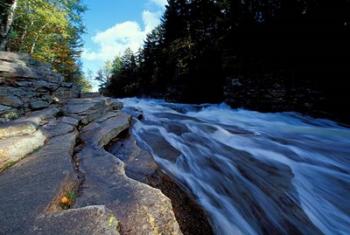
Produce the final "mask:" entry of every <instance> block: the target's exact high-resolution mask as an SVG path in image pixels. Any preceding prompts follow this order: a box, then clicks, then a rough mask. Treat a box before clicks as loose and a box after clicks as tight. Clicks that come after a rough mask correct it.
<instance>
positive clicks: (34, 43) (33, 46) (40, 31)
mask: <svg viewBox="0 0 350 235" xmlns="http://www.w3.org/2000/svg"><path fill="white" fill-rule="evenodd" d="M47 26H48V23H46V24H44V26H43V27H41V28H40V30H39V31H38V32H37V33H36V37H35V39H34V41H33V44H32V46H31V48H30V53H29V54H30V55H32V54H33V53H34V50H35V47H36V43H37V41H38V40H39V37H40V35H41V33H42V32H43V31H44V29H45V28H46V27H47Z"/></svg>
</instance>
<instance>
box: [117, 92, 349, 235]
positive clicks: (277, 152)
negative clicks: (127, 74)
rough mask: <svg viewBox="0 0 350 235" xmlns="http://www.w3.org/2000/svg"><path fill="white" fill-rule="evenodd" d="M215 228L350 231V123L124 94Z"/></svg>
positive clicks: (154, 148) (140, 133)
mask: <svg viewBox="0 0 350 235" xmlns="http://www.w3.org/2000/svg"><path fill="white" fill-rule="evenodd" d="M122 102H123V103H124V106H125V111H127V112H130V113H137V112H142V113H143V119H141V120H137V121H136V123H135V125H134V127H133V134H134V135H135V137H136V138H137V140H138V142H139V144H140V145H141V146H143V147H144V148H147V150H148V151H150V152H151V153H152V155H153V156H154V158H155V160H156V161H157V163H158V164H159V165H160V166H161V168H162V169H163V170H164V171H165V172H167V174H169V175H170V176H171V177H173V178H174V179H176V181H177V182H178V183H179V184H180V185H181V186H182V187H184V189H186V190H187V191H188V192H189V193H191V194H192V195H193V197H194V198H195V199H196V200H197V201H198V203H199V204H200V205H201V206H202V207H203V208H204V210H205V211H206V213H207V214H208V217H209V220H210V223H211V225H212V227H213V230H214V232H215V234H218V235H226V234H227V235H235V234H307V235H310V234H346V235H348V234H350V129H348V128H345V127H342V126H339V125H337V124H336V123H334V122H331V121H328V120H320V119H313V118H309V117H304V116H301V115H299V114H296V113H259V112H253V111H247V110H235V109H231V108H229V107H228V106H226V105H224V104H222V105H182V104H171V103H167V102H164V101H160V100H145V99H136V98H130V99H123V100H122Z"/></svg>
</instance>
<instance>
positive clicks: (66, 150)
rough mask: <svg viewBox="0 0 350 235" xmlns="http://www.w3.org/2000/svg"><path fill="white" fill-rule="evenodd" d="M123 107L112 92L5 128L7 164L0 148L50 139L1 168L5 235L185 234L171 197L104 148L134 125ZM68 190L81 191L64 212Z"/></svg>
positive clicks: (0, 229)
mask: <svg viewBox="0 0 350 235" xmlns="http://www.w3.org/2000/svg"><path fill="white" fill-rule="evenodd" d="M121 107H122V104H121V103H120V102H118V101H116V100H113V99H110V98H105V97H97V98H84V99H72V100H70V101H69V102H67V104H66V105H65V106H64V107H59V106H53V105H50V107H49V108H47V109H44V110H41V111H36V112H31V113H28V114H27V115H26V117H23V118H20V119H18V120H16V121H13V122H10V123H8V124H7V125H3V126H0V162H1V161H3V159H5V158H6V157H5V155H6V154H7V153H6V154H5V152H3V153H4V154H2V152H1V147H2V149H4V150H6V149H7V152H8V154H9V156H15V155H16V152H17V151H23V150H25V149H27V148H28V145H26V144H21V143H22V142H23V141H24V140H26V141H29V142H28V143H30V141H32V142H33V141H34V142H35V141H38V137H36V138H35V135H39V136H41V135H42V136H43V137H44V138H43V140H42V142H40V143H41V145H43V146H42V147H41V148H39V149H38V150H37V151H35V152H34V153H31V154H29V152H30V151H28V153H24V152H23V154H22V155H21V156H23V157H25V158H23V159H22V160H21V161H19V162H18V163H17V164H15V165H13V166H11V167H9V168H7V169H6V170H4V171H3V172H2V173H0V189H1V190H0V235H2V234H6V235H7V234H11V235H12V234H15V235H16V234H42V235H46V234H53V235H65V234H67V235H68V234H84V235H90V234H96V235H97V234H107V235H109V234H111V235H112V234H119V233H121V234H135V235H138V234H174V235H175V234H182V233H181V231H180V228H179V225H178V223H177V221H176V218H175V216H174V212H173V208H172V204H171V201H170V199H169V198H167V197H166V196H164V195H163V193H162V192H161V191H160V190H158V189H155V188H152V187H151V186H148V185H146V184H144V183H142V182H139V181H136V180H134V179H131V178H129V177H128V176H127V175H126V174H125V165H124V163H123V161H122V160H120V159H118V158H117V157H115V156H114V155H112V154H110V153H108V152H107V151H105V149H104V147H105V146H106V145H107V144H109V143H110V142H111V141H112V140H113V139H115V138H116V137H117V136H119V135H121V134H122V133H124V132H126V131H128V129H129V128H130V119H131V118H130V116H129V115H127V114H125V113H123V112H121V111H118V110H119V109H120V108H121ZM62 115H63V116H62ZM78 130H79V132H78ZM45 140H46V141H45ZM21 141H22V142H21ZM11 143H12V144H13V145H11ZM41 145H40V146H41ZM8 146H10V147H11V148H10V147H8ZM31 146H32V148H33V149H34V147H35V145H34V144H31ZM40 146H39V145H38V147H40ZM33 149H31V151H33ZM1 154H2V155H1ZM28 154H29V155H28ZM74 154H75V155H74ZM140 154H142V153H140ZM147 156H148V157H149V155H147ZM137 158H138V156H135V159H134V160H135V161H134V162H133V164H135V165H137ZM140 163H141V164H146V160H145V161H144V162H140ZM152 170H153V169H152ZM82 179H83V180H82ZM141 181H142V180H141ZM67 193H74V195H75V196H74V198H72V199H70V200H71V204H70V206H69V207H68V208H66V209H68V210H65V211H63V208H61V204H60V202H61V199H62V198H63V197H64V196H66V195H68V194H67ZM96 205H97V206H96Z"/></svg>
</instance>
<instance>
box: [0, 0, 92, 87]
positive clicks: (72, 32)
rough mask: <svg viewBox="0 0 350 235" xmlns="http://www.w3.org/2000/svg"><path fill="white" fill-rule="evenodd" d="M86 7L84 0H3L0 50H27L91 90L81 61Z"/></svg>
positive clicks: (0, 7) (0, 20)
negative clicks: (83, 17) (82, 69)
mask: <svg viewBox="0 0 350 235" xmlns="http://www.w3.org/2000/svg"><path fill="white" fill-rule="evenodd" d="M85 10H86V7H85V5H84V4H83V3H82V1H81V0H64V1H62V0H1V1H0V17H1V18H0V50H7V51H13V52H22V53H28V54H30V55H31V56H32V57H33V58H34V59H36V60H39V61H42V62H45V63H49V64H51V65H52V67H53V69H54V70H56V71H57V72H59V73H61V74H62V75H63V76H64V77H65V79H66V81H69V82H74V83H77V84H79V85H81V86H82V88H83V89H89V88H91V85H90V84H89V83H88V82H87V80H85V79H84V77H83V73H82V71H81V63H80V55H81V52H82V46H83V42H82V38H81V36H82V34H83V33H84V32H85V27H84V25H83V20H82V15H83V13H84V12H85Z"/></svg>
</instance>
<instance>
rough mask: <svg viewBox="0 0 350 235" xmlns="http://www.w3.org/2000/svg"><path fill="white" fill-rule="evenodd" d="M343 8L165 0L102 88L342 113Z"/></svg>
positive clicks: (347, 18) (314, 0) (346, 23)
mask: <svg viewBox="0 0 350 235" xmlns="http://www.w3.org/2000/svg"><path fill="white" fill-rule="evenodd" d="M349 12H350V1H349V0H339V1H325V0H290V1H289V0H245V1H241V0H216V1H213V0H196V1H194V0H168V5H167V6H166V11H165V14H164V16H163V19H162V23H161V25H160V26H159V27H158V28H156V29H155V30H154V31H153V32H152V33H151V34H149V35H148V36H147V39H146V41H145V44H144V46H143V48H142V50H141V51H140V52H139V53H138V55H137V56H135V57H134V59H131V55H130V53H126V55H124V56H123V57H122V69H120V70H118V71H120V72H118V73H112V76H111V78H110V82H109V84H108V85H107V87H106V89H105V91H106V93H107V94H110V95H113V96H133V95H138V96H153V97H161V98H170V99H171V100H177V101H182V102H196V103H197V102H222V101H226V102H228V103H230V104H231V105H234V106H236V107H247V108H251V109H258V110H264V111H267V110H268V111H271V110H277V111H281V110H297V111H302V112H303V111H306V112H309V110H310V108H308V107H309V106H310V104H312V105H313V107H315V109H316V108H318V109H319V110H321V111H320V112H321V113H324V110H326V112H332V113H338V114H341V115H344V114H346V115H347V116H346V117H347V119H348V118H349V117H350V116H349V115H350V114H349V111H346V109H344V108H337V107H347V106H349V105H350V103H349V102H350V99H349V98H347V97H341V96H340V95H339V94H347V92H348V90H349V89H350V87H349V84H350V83H349V82H348V80H349V77H350V72H349V69H348V65H349V63H350V46H349V43H348V40H347V39H349V38H350V14H349ZM130 65H132V66H130ZM135 65H136V67H135ZM131 68H132V69H131ZM329 78H332V81H330V80H329ZM314 94H317V95H314ZM340 104H342V105H340Z"/></svg>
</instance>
